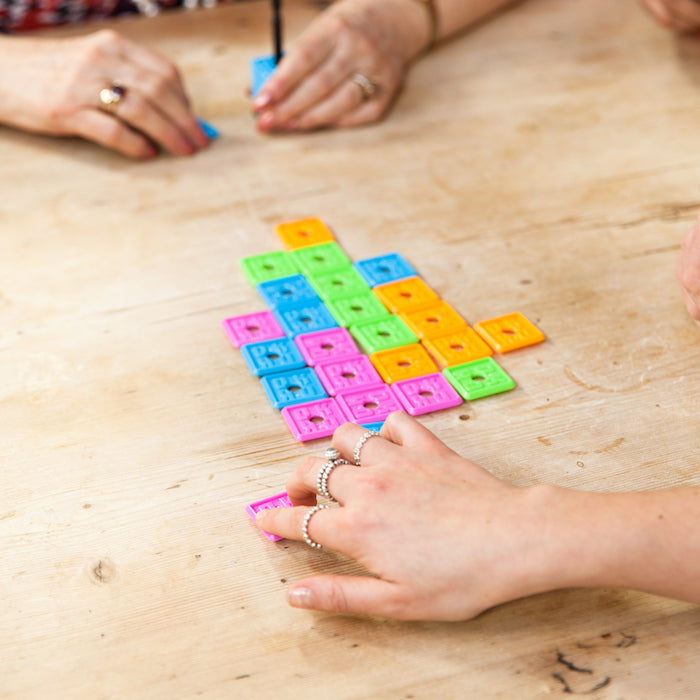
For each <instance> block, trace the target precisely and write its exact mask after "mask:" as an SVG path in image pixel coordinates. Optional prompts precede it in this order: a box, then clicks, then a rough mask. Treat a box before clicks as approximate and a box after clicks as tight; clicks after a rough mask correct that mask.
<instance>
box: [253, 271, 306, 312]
mask: <svg viewBox="0 0 700 700" xmlns="http://www.w3.org/2000/svg"><path fill="white" fill-rule="evenodd" d="M256 289H257V290H258V294H260V296H261V297H262V300H263V301H264V302H265V303H266V304H267V305H268V306H269V307H270V308H271V309H276V308H277V307H278V306H284V305H285V304H294V303H296V302H298V301H309V300H310V299H313V300H314V301H320V299H319V296H318V294H316V292H315V291H314V289H313V287H312V286H311V285H310V284H309V281H308V280H307V279H306V277H304V275H292V276H291V277H280V278H279V279H276V280H268V281H267V282H261V283H260V284H259V285H257V287H256Z"/></svg>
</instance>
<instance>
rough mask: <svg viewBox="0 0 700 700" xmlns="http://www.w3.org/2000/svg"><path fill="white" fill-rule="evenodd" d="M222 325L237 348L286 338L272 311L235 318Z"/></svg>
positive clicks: (224, 321)
mask: <svg viewBox="0 0 700 700" xmlns="http://www.w3.org/2000/svg"><path fill="white" fill-rule="evenodd" d="M221 325H222V326H223V328H224V333H226V335H227V336H228V339H229V340H230V341H231V343H232V345H233V347H235V348H240V347H241V346H242V345H245V344H246V343H256V342H258V341H262V340H271V339H272V338H282V337H283V336H284V331H283V330H282V327H281V326H280V324H279V323H277V321H276V319H275V317H274V316H273V314H272V312H271V311H258V312H256V313H252V314H244V315H243V316H234V317H233V318H227V319H224V320H223V321H222V322H221Z"/></svg>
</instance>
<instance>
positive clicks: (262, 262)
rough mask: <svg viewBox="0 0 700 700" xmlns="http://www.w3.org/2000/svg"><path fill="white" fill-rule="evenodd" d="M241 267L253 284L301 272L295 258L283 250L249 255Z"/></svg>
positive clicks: (242, 261) (243, 260)
mask: <svg viewBox="0 0 700 700" xmlns="http://www.w3.org/2000/svg"><path fill="white" fill-rule="evenodd" d="M241 268H242V270H243V274H244V275H245V276H246V278H247V279H248V281H249V282H250V283H251V284H252V285H253V286H255V285H256V284H260V282H266V281H267V280H274V279H278V278H279V277H288V276H290V275H296V274H297V273H298V272H299V269H298V268H297V266H296V263H295V262H294V260H292V258H291V257H290V256H289V254H288V253H285V252H284V251H283V250H276V251H274V252H272V253H260V254H259V255H249V256H248V257H245V258H243V259H242V260H241Z"/></svg>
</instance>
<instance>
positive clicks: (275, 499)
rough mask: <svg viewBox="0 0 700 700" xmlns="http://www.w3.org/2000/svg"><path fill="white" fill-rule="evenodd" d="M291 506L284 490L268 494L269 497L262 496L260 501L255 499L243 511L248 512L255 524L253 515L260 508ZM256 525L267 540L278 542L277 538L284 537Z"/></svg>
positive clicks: (281, 538)
mask: <svg viewBox="0 0 700 700" xmlns="http://www.w3.org/2000/svg"><path fill="white" fill-rule="evenodd" d="M291 507H292V502H291V501H290V500H289V496H288V495H287V492H286V491H285V492H284V493H278V494H277V495H275V496H270V497H269V498H263V499H262V501H255V503H250V504H248V505H247V506H246V507H245V512H246V513H248V515H249V516H250V517H251V518H252V519H253V522H254V523H255V524H256V525H257V522H256V520H255V516H256V515H257V514H258V513H259V512H260V511H261V510H268V509H270V508H291ZM258 527H259V528H260V532H262V533H263V535H265V537H267V539H268V540H270V541H271V542H279V540H283V539H284V537H280V536H279V535H273V534H272V533H271V532H266V531H265V530H263V529H262V528H261V527H260V526H259V525H258Z"/></svg>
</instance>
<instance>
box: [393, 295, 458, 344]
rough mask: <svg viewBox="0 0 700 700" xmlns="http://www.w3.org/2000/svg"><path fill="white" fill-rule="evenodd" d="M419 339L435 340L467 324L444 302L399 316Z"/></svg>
mask: <svg viewBox="0 0 700 700" xmlns="http://www.w3.org/2000/svg"><path fill="white" fill-rule="evenodd" d="M399 316H401V318H402V319H403V320H404V321H405V322H406V325H407V326H408V327H409V328H410V329H411V330H412V331H413V332H414V333H415V334H416V335H417V336H418V337H419V338H436V337H438V336H440V335H446V334H447V333H451V332H452V331H456V330H460V329H462V328H464V327H465V326H466V325H467V322H466V321H465V320H464V319H463V318H462V317H461V316H460V315H459V314H458V313H457V312H456V311H455V310H454V309H453V308H452V307H451V306H450V305H449V304H448V303H447V302H446V301H440V302H438V303H437V304H432V305H431V306H426V307H425V308H423V309H419V310H417V311H411V312H408V313H401V314H399Z"/></svg>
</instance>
